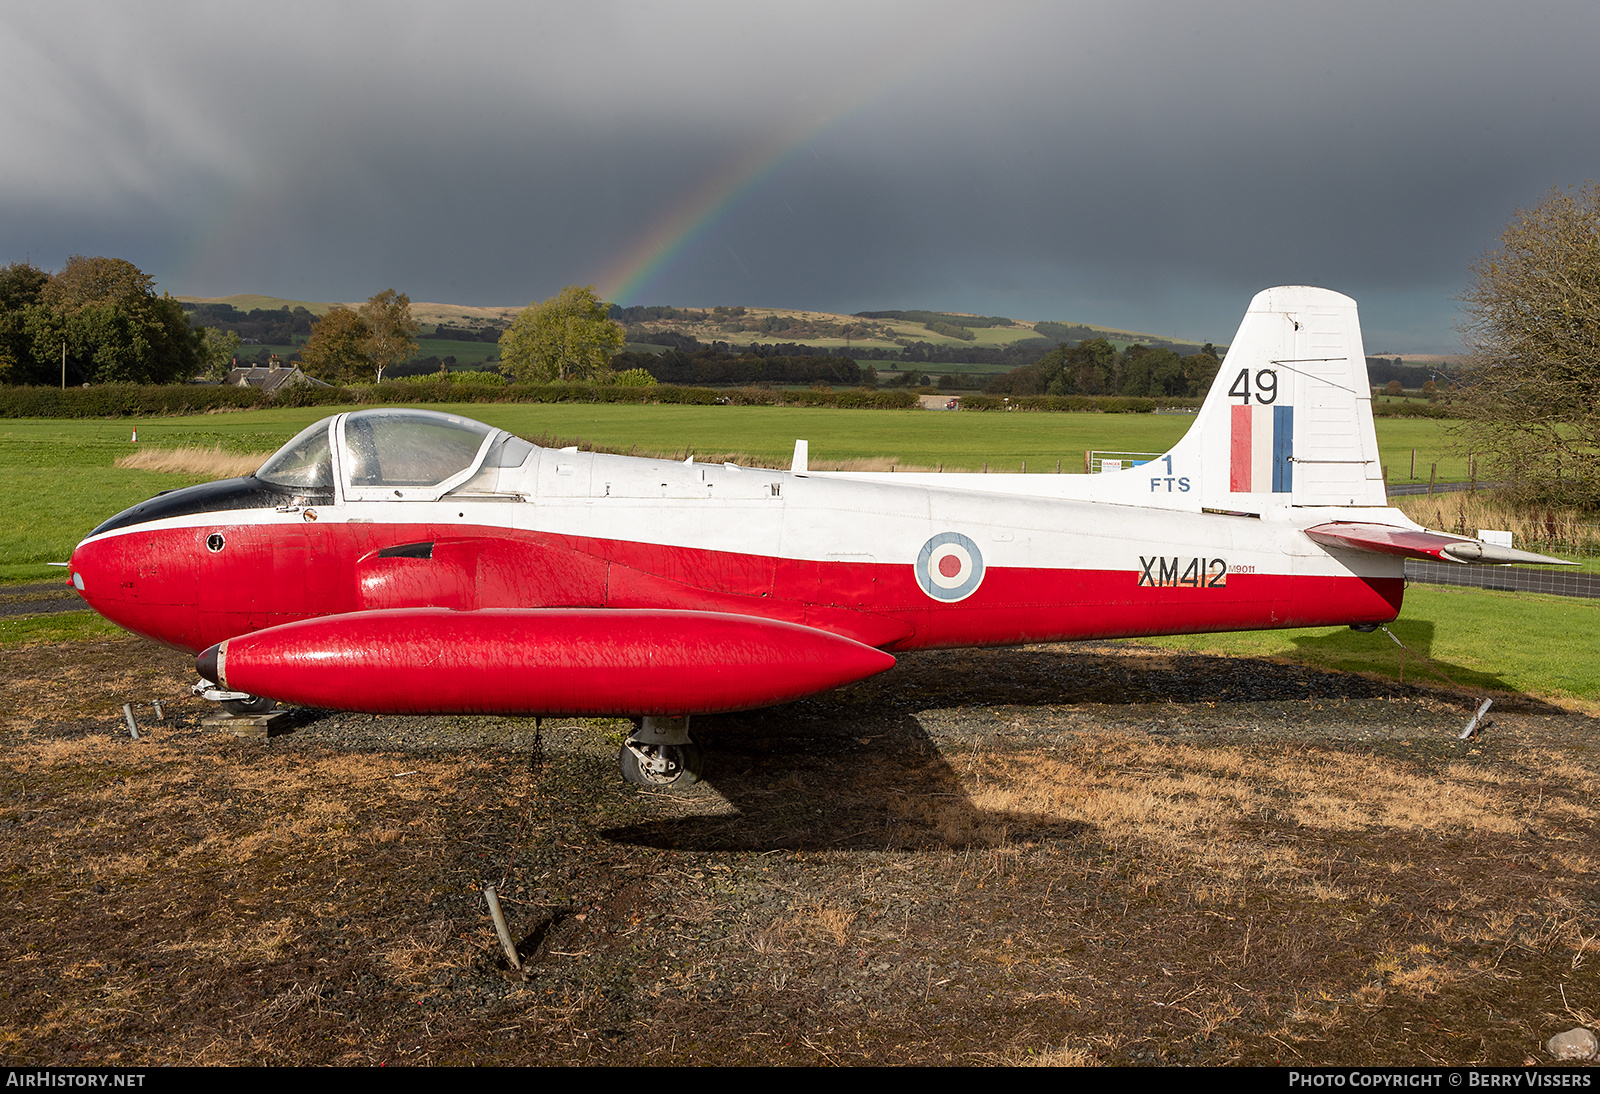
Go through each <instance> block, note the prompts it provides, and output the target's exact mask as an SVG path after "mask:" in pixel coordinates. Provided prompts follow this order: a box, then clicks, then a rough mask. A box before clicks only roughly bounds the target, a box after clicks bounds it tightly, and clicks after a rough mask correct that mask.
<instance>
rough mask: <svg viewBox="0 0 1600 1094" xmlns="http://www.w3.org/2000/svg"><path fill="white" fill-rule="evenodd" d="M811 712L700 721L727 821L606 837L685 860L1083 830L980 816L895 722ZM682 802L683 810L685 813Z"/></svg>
mask: <svg viewBox="0 0 1600 1094" xmlns="http://www.w3.org/2000/svg"><path fill="white" fill-rule="evenodd" d="M809 705H810V704H801V703H795V704H790V705H789V706H787V707H780V708H773V709H771V710H765V711H753V712H748V713H745V714H738V715H724V716H721V717H716V718H710V717H708V718H704V719H701V720H699V721H698V722H697V725H696V730H695V736H696V737H697V738H698V739H699V740H700V741H701V743H702V744H703V746H704V747H705V749H706V752H707V755H708V759H707V775H706V783H707V785H708V786H710V787H711V788H713V789H714V790H715V791H716V792H717V793H718V794H720V795H721V796H722V798H724V799H726V801H727V802H728V804H730V805H732V806H733V807H734V809H735V810H737V812H736V813H728V812H726V811H720V812H718V813H715V814H712V815H701V816H687V817H674V818H668V819H661V820H652V821H646V822H643V823H640V824H633V825H627V826H623V827H618V828H613V829H610V830H608V831H606V832H604V833H603V834H604V835H605V836H606V837H607V838H609V839H613V840H616V841H618V842H622V843H635V844H641V845H644V846H650V847H660V848H674V849H694V850H718V851H730V850H745V851H771V850H796V851H827V850H926V849H933V848H950V847H972V846H984V847H987V846H998V845H1001V844H1004V843H1007V842H1011V841H1015V840H1044V839H1071V838H1076V837H1079V836H1082V835H1085V834H1087V833H1088V832H1090V831H1092V826H1090V825H1087V824H1084V823H1081V822H1078V821H1067V822H1063V821H1061V820H1059V819H1058V818H1055V817H1046V816H1040V815H1035V814H1028V813H1012V812H1004V811H998V810H986V809H982V808H980V807H979V806H977V805H976V804H975V803H974V802H973V801H972V799H971V797H970V796H969V795H968V793H967V791H966V788H965V786H964V785H963V782H962V779H961V778H960V777H959V776H958V774H957V772H956V771H955V769H954V768H953V767H952V766H951V764H950V762H949V760H947V759H946V757H945V756H944V755H943V754H942V753H941V751H940V749H939V747H938V746H937V745H936V744H935V743H934V741H933V740H932V739H931V738H930V737H929V736H928V734H927V732H926V731H925V730H924V729H923V727H922V725H921V724H920V723H919V722H918V721H917V720H916V719H915V718H913V717H910V716H909V715H906V714H891V713H886V712H881V711H876V712H868V711H859V712H857V713H856V714H855V715H854V716H850V717H846V718H835V717H830V716H828V714H827V713H826V712H825V711H822V710H816V709H803V708H805V707H808V706H809ZM693 800H694V799H693V797H692V796H685V797H684V798H683V799H682V801H683V802H684V804H685V805H688V806H691V807H692V803H693Z"/></svg>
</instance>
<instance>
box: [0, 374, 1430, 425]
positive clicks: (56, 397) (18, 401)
mask: <svg viewBox="0 0 1600 1094" xmlns="http://www.w3.org/2000/svg"><path fill="white" fill-rule="evenodd" d="M1167 402H1169V403H1174V404H1176V403H1198V402H1199V400H1167ZM356 403H363V404H367V405H373V406H381V405H390V404H394V403H676V404H689V405H695V406H715V405H717V404H719V403H724V404H731V405H734V406H824V407H843V408H847V409H861V410H906V409H909V408H911V407H914V406H916V405H917V396H916V395H915V394H914V393H912V392H910V391H905V390H894V391H869V390H866V389H864V388H863V389H849V390H845V391H817V390H806V391H783V390H781V389H778V388H764V387H747V388H735V389H720V390H719V389H717V388H709V387H679V386H677V385H674V384H660V385H656V386H654V387H627V386H623V385H619V384H506V385H504V386H498V385H488V384H455V383H448V384H445V383H416V382H411V381H403V380H402V381H396V380H386V381H384V382H383V383H381V384H377V385H375V386H372V387H364V388H339V387H316V386H313V385H311V384H300V385H297V386H295V387H291V388H288V389H286V390H284V391H280V392H279V393H278V394H277V395H275V396H272V397H270V398H269V397H268V396H267V395H266V394H265V393H264V392H263V391H262V390H261V389H260V388H253V387H225V386H220V385H208V384H96V385H94V386H92V387H69V388H67V389H65V390H62V389H61V388H54V387H0V418H125V417H150V416H155V415H162V414H202V413H204V412H206V411H208V410H253V409H257V408H260V407H266V406H341V405H349V404H356ZM961 406H962V408H963V409H965V410H1027V411H1077V412H1080V413H1081V412H1084V411H1091V412H1092V411H1098V412H1099V413H1102V414H1149V413H1150V412H1152V411H1153V410H1155V408H1156V400H1154V399H1146V398H1142V397H1134V396H1121V395H1105V396H1093V395H1024V396H1014V397H1012V398H1010V399H1005V398H1002V397H1000V396H997V395H964V396H962V397H961ZM1372 412H1373V413H1374V414H1375V415H1376V416H1378V417H1380V418H1453V417H1456V416H1457V413H1456V411H1455V408H1453V407H1449V406H1445V405H1443V404H1441V403H1374V404H1373V406H1372Z"/></svg>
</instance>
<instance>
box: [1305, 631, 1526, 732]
mask: <svg viewBox="0 0 1600 1094" xmlns="http://www.w3.org/2000/svg"><path fill="white" fill-rule="evenodd" d="M1388 629H1389V630H1390V631H1391V632H1392V633H1393V634H1394V638H1398V639H1399V640H1400V641H1401V642H1404V643H1405V648H1402V647H1401V646H1399V645H1398V644H1396V642H1395V640H1394V638H1390V637H1389V635H1388V634H1385V633H1384V632H1383V631H1381V630H1380V631H1375V632H1373V633H1371V634H1358V633H1356V632H1355V631H1350V630H1337V631H1333V632H1331V633H1328V634H1320V635H1302V636H1300V637H1298V638H1296V639H1295V640H1294V644H1295V648H1297V649H1298V650H1300V651H1301V652H1302V653H1305V654H1307V655H1308V656H1310V657H1313V658H1315V659H1316V660H1318V661H1321V662H1323V663H1325V664H1331V665H1336V666H1338V667H1339V668H1341V669H1346V670H1349V671H1355V672H1360V671H1362V670H1366V671H1372V672H1383V673H1384V674H1386V675H1388V674H1394V675H1395V676H1396V677H1397V678H1398V677H1399V676H1400V675H1401V674H1402V673H1403V675H1404V679H1405V680H1407V681H1409V682H1412V683H1417V684H1431V685H1433V686H1435V687H1450V686H1452V685H1454V686H1455V687H1458V688H1472V689H1479V690H1488V691H1499V692H1509V693H1512V694H1515V695H1518V696H1521V694H1522V693H1521V689H1520V688H1518V687H1517V686H1516V685H1515V684H1513V683H1511V682H1510V681H1508V680H1506V679H1505V678H1504V677H1503V676H1500V675H1499V674H1497V673H1492V672H1484V671H1482V670H1481V669H1474V668H1469V667H1468V666H1466V665H1461V664H1457V663H1455V662H1452V661H1443V660H1440V659H1438V658H1435V657H1434V655H1433V644H1434V631H1435V626H1434V624H1433V623H1432V622H1431V621H1430V620H1426V619H1397V620H1395V621H1394V622H1393V623H1390V624H1389V625H1388ZM1521 701H1522V702H1532V703H1535V704H1537V703H1538V700H1536V699H1528V698H1527V697H1525V696H1523V697H1522V699H1521ZM1550 709H1551V711H1552V712H1553V711H1554V710H1555V708H1553V707H1552V708H1550Z"/></svg>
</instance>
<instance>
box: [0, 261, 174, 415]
mask: <svg viewBox="0 0 1600 1094" xmlns="http://www.w3.org/2000/svg"><path fill="white" fill-rule="evenodd" d="M41 278H43V281H42V282H41V280H40V279H41ZM201 337H202V336H201V333H200V332H199V331H197V330H194V329H193V328H191V327H190V325H189V320H188V317H187V316H186V315H185V314H184V312H183V307H182V305H180V304H179V303H178V302H177V301H176V300H174V299H173V298H172V297H170V296H167V295H165V294H163V295H161V296H157V295H156V292H155V279H154V278H153V277H151V276H150V275H149V274H146V273H144V272H142V271H141V270H140V269H139V268H138V267H137V266H135V265H134V264H133V263H131V262H128V261H125V260H123V259H120V258H89V257H85V256H84V255H73V256H72V257H71V258H69V259H67V264H66V266H65V267H64V268H62V270H61V271H60V272H58V273H55V274H45V273H44V272H43V271H41V270H39V269H37V268H36V267H33V266H29V265H28V264H26V263H22V264H13V265H11V266H8V267H6V269H5V270H4V271H3V273H0V343H3V345H0V370H3V372H4V375H5V377H6V378H7V379H9V380H10V381H11V382H13V383H35V384H53V383H57V382H59V379H60V376H61V352H62V346H63V345H65V347H66V356H67V379H68V382H70V383H81V382H83V381H85V380H94V381H98V382H101V383H111V382H123V383H155V384H163V383H175V382H178V381H181V380H187V379H189V378H190V377H192V376H193V375H194V374H195V372H196V371H197V370H198V369H199V367H200V364H201V359H200V341H201Z"/></svg>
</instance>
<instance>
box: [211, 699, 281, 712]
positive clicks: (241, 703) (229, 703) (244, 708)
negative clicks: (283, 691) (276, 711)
mask: <svg viewBox="0 0 1600 1094" xmlns="http://www.w3.org/2000/svg"><path fill="white" fill-rule="evenodd" d="M277 705H278V701H277V700H276V699H266V698H263V697H262V696H260V695H252V696H249V697H248V698H245V699H224V700H222V709H223V710H225V711H227V712H228V713H229V714H264V713H266V712H267V711H269V710H271V709H272V708H273V707H275V706H277Z"/></svg>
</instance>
